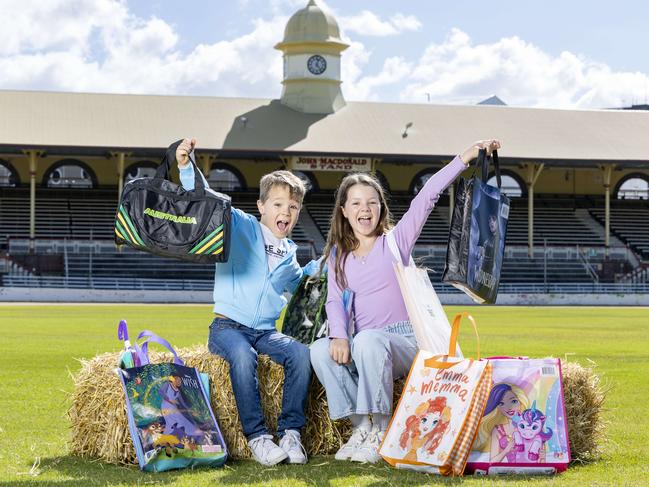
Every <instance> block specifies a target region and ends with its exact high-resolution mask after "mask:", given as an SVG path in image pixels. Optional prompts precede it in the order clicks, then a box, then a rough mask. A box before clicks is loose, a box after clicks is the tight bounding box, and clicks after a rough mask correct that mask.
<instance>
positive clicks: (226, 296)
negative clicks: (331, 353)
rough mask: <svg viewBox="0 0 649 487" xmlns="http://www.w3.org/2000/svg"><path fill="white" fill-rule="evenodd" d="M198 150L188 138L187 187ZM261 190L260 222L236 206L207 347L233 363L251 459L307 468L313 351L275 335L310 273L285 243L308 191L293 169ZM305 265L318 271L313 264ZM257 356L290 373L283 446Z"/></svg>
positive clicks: (182, 158)
mask: <svg viewBox="0 0 649 487" xmlns="http://www.w3.org/2000/svg"><path fill="white" fill-rule="evenodd" d="M195 145H196V140H195V139H184V140H183V142H182V143H181V144H180V145H179V146H178V148H177V150H176V160H177V161H178V168H179V169H180V180H181V182H182V185H183V187H184V188H185V189H193V188H194V168H193V165H192V164H190V163H189V153H190V152H191V151H193V150H194V147H195ZM205 185H206V186H207V181H206V182H205ZM259 186H260V188H259V200H258V201H257V207H258V208H259V212H260V213H261V219H260V220H259V221H257V219H256V218H254V217H253V216H252V215H249V214H247V213H245V212H243V211H241V210H238V209H236V208H232V227H231V228H232V230H231V236H230V238H231V239H232V241H231V245H230V257H229V259H228V261H227V262H224V263H221V264H217V265H216V272H215V278H214V313H215V315H216V317H215V318H214V321H213V322H212V324H211V325H210V332H209V339H208V348H209V350H210V352H212V353H214V354H217V355H220V356H221V357H223V358H224V359H225V360H226V361H227V362H228V363H229V364H230V379H231V381H232V389H233V390H234V396H235V399H236V402H237V408H238V410H239V417H240V419H241V425H242V427H243V433H244V435H245V436H246V439H247V440H248V446H249V447H250V450H251V451H252V455H253V458H254V459H255V460H256V461H257V462H259V463H261V464H262V465H266V466H271V465H275V464H277V463H279V462H282V461H284V460H286V459H288V462H289V463H306V461H307V458H306V452H305V450H304V447H303V446H302V443H301V438H300V429H301V428H302V427H303V426H304V424H305V422H306V419H305V416H304V408H305V405H306V399H307V393H308V388H309V383H310V381H311V364H310V360H309V349H308V348H307V347H306V346H304V345H303V344H301V343H299V342H297V341H295V340H293V339H292V338H289V337H288V336H286V335H283V334H281V333H279V332H277V331H276V330H275V321H276V320H277V319H278V317H279V315H280V312H281V310H282V308H283V307H284V305H285V304H286V299H285V298H284V296H283V295H282V294H283V292H284V290H287V291H289V292H292V291H293V290H294V289H295V287H296V286H297V284H298V283H299V281H300V279H301V278H302V276H303V274H304V273H305V272H306V268H305V269H302V268H301V267H300V265H299V264H298V262H297V260H296V256H295V251H296V248H297V246H296V245H295V244H294V243H293V242H292V241H291V240H289V239H288V238H287V236H288V234H289V233H290V232H291V230H292V229H293V227H294V226H295V224H296V223H297V218H298V215H299V213H300V207H301V205H302V199H303V198H304V193H305V187H304V183H303V182H302V181H301V180H300V179H299V178H298V177H297V176H295V175H294V174H292V173H290V172H288V171H274V172H272V173H270V174H267V175H265V176H264V177H262V178H261V181H260V183H259ZM307 267H308V268H309V270H313V271H317V263H315V262H311V263H310V264H309V265H308V266H307ZM258 353H263V354H267V355H269V356H270V358H271V359H272V360H273V361H274V362H277V363H279V364H280V365H282V366H283V367H284V391H283V399H282V412H281V415H280V417H279V421H278V425H277V430H278V436H280V437H281V439H280V441H279V446H278V445H277V444H275V442H273V437H272V435H270V434H269V432H268V429H267V428H266V424H265V422H264V415H263V411H262V409H261V400H260V395H259V383H258V378H257V354H258Z"/></svg>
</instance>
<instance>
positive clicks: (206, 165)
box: [196, 154, 214, 179]
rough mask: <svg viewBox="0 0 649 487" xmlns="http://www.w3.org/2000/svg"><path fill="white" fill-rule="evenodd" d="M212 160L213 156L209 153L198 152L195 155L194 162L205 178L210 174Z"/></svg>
mask: <svg viewBox="0 0 649 487" xmlns="http://www.w3.org/2000/svg"><path fill="white" fill-rule="evenodd" d="M213 160H214V156H213V155H211V154H198V156H197V161H196V163H197V165H198V167H199V168H200V170H201V171H202V173H203V176H205V179H207V178H209V176H210V169H211V168H212V161H213Z"/></svg>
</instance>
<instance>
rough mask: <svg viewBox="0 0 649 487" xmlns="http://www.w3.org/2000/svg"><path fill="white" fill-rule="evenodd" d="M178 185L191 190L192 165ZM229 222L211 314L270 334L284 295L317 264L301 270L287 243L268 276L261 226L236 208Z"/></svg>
mask: <svg viewBox="0 0 649 487" xmlns="http://www.w3.org/2000/svg"><path fill="white" fill-rule="evenodd" d="M201 176H202V174H201ZM203 180H205V178H204V177H203ZM180 181H181V183H182V185H183V187H184V188H185V189H187V190H191V189H194V167H193V165H192V164H189V165H188V166H187V167H186V168H184V169H181V170H180ZM205 186H206V187H208V184H207V181H205ZM231 222H232V228H231V231H230V238H231V242H230V257H229V258H228V261H227V262H224V263H220V264H216V271H215V274H214V312H215V313H219V314H222V315H224V316H227V317H228V318H230V319H231V320H234V321H236V322H237V323H240V324H242V325H245V326H248V327H250V328H254V329H258V330H273V329H275V321H277V319H278V318H279V315H280V313H281V311H282V308H283V307H284V306H285V305H286V298H285V297H284V295H283V293H284V291H288V292H293V291H294V290H295V288H296V286H297V285H298V283H299V282H300V279H301V278H302V276H303V275H304V273H307V274H313V273H315V272H317V268H318V262H317V261H311V262H310V263H309V264H307V266H306V267H305V268H304V269H302V268H301V267H300V264H298V262H297V258H296V250H297V245H295V244H294V243H293V242H292V241H291V240H289V247H290V248H289V252H288V254H287V255H286V256H284V258H283V259H282V260H281V261H280V263H279V265H278V266H277V267H276V268H275V269H273V271H272V272H270V271H269V270H268V262H267V260H266V252H265V250H264V237H263V234H262V231H261V226H260V225H261V224H260V223H259V222H258V221H257V219H256V218H255V217H254V216H252V215H249V214H248V213H245V212H244V211H241V210H239V209H237V208H232V220H231Z"/></svg>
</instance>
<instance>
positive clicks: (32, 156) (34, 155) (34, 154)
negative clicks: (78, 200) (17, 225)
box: [23, 149, 43, 252]
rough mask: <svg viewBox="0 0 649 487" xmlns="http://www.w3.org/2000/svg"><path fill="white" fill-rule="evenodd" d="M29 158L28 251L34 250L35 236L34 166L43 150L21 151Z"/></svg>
mask: <svg viewBox="0 0 649 487" xmlns="http://www.w3.org/2000/svg"><path fill="white" fill-rule="evenodd" d="M23 152H24V153H25V154H27V158H28V159H29V251H30V252H33V251H34V239H35V238H36V167H37V165H38V158H39V157H40V156H41V155H42V154H43V151H39V150H34V149H29V150H26V151H23Z"/></svg>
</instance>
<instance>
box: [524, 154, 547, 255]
mask: <svg viewBox="0 0 649 487" xmlns="http://www.w3.org/2000/svg"><path fill="white" fill-rule="evenodd" d="M544 165H545V164H526V167H527V175H526V176H527V177H526V183H527V255H528V256H529V257H530V259H532V258H534V185H535V184H536V180H537V179H539V176H540V174H541V171H543V166H544Z"/></svg>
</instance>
